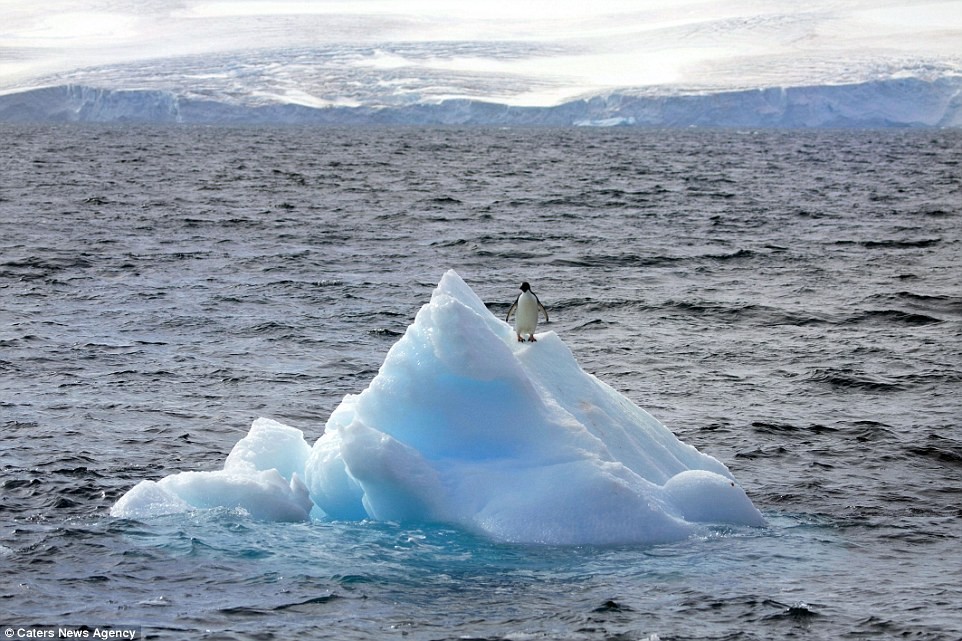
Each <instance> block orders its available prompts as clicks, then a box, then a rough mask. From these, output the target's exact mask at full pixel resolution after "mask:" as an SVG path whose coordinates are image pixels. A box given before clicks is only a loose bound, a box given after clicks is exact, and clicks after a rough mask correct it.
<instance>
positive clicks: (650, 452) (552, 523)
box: [111, 271, 764, 544]
mask: <svg viewBox="0 0 962 641" xmlns="http://www.w3.org/2000/svg"><path fill="white" fill-rule="evenodd" d="M213 507H222V508H234V509H236V508H240V509H242V510H245V511H246V512H248V513H249V514H251V515H252V516H253V517H255V518H260V519H267V520H306V519H309V518H311V517H315V518H327V519H334V520H362V519H375V520H387V521H399V522H439V523H448V524H452V525H455V526H458V527H461V528H464V529H466V530H470V531H472V532H476V533H479V534H482V535H485V536H489V537H492V538H494V539H496V540H501V541H510V542H524V543H549V544H589V543H592V544H611V543H656V542H664V541H672V540H678V539H681V538H685V537H687V536H690V535H692V534H693V533H695V532H697V531H699V529H700V528H701V527H703V525H702V524H705V523H723V524H732V525H739V526H760V525H763V524H764V519H763V518H762V516H761V514H760V513H759V512H758V510H757V509H755V507H754V506H753V505H752V503H751V501H750V500H749V499H748V497H747V496H746V494H745V492H744V490H743V489H742V488H741V487H740V486H739V485H738V483H737V482H736V481H735V479H734V478H733V477H732V475H731V473H730V472H729V470H728V469H727V468H726V467H725V466H724V465H723V464H722V463H720V462H719V461H718V460H716V459H714V458H712V457H711V456H707V455H705V454H702V453H700V452H698V451H697V450H696V449H695V448H694V447H692V446H690V445H686V444H685V443H682V442H681V441H680V440H678V439H677V438H676V437H675V436H674V435H673V434H672V433H671V432H670V431H669V430H668V429H667V428H666V427H665V426H664V425H662V424H661V423H659V422H658V421H657V420H655V419H654V418H653V417H652V416H650V415H649V414H648V413H647V412H645V411H644V410H642V409H640V408H639V407H637V406H636V405H634V404H632V403H631V402H630V401H629V400H628V399H626V398H625V397H623V396H622V395H620V394H618V393H617V392H616V391H615V390H613V389H612V388H611V387H609V386H608V385H606V384H604V383H603V382H601V381H600V380H598V379H597V378H595V377H594V376H592V375H590V374H588V373H586V372H585V371H583V370H582V369H581V368H580V367H579V365H578V363H577V362H576V361H575V359H574V357H573V356H572V354H571V352H570V351H569V350H568V348H567V347H566V346H565V345H564V343H563V342H562V341H561V339H560V338H559V337H558V336H557V335H556V334H555V333H554V332H551V331H548V332H545V333H543V334H539V335H538V342H536V343H518V342H517V340H516V338H515V336H514V332H513V330H512V328H511V327H510V326H509V325H508V324H506V323H504V322H503V321H501V320H500V319H498V318H495V317H494V316H493V315H492V314H491V313H490V312H489V311H488V309H487V308H486V307H485V305H484V303H483V302H482V301H481V300H480V299H479V298H478V297H477V295H476V294H475V293H474V292H473V291H472V290H471V289H470V288H469V287H468V286H467V285H466V284H465V283H464V281H463V280H461V278H460V277H459V276H458V275H457V274H456V273H455V272H454V271H449V272H447V273H446V274H445V275H444V276H443V278H442V279H441V282H440V283H439V284H438V286H437V289H436V290H435V291H434V293H433V295H432V297H431V301H430V302H429V303H427V304H426V305H424V307H422V309H421V310H420V311H419V312H418V314H417V316H416V318H415V320H414V322H413V324H412V325H410V326H409V327H408V329H407V331H406V332H405V334H404V335H403V336H402V337H401V338H400V339H399V340H398V342H397V343H396V344H395V345H394V346H393V347H392V348H391V350H390V351H389V352H388V354H387V357H386V358H385V360H384V363H383V365H382V366H381V368H380V370H379V372H378V374H377V375H376V376H375V377H374V379H373V380H372V381H371V383H370V386H369V387H368V388H367V389H365V390H364V391H362V392H361V393H360V394H357V395H349V396H347V397H345V398H344V400H343V401H342V402H341V404H340V405H339V406H338V407H337V408H336V409H335V410H334V412H333V413H332V415H331V417H330V419H329V420H328V421H327V424H326V426H325V429H324V433H323V435H322V436H321V437H320V438H319V439H318V440H317V442H316V443H315V444H314V446H313V447H310V446H309V445H308V444H307V443H306V442H305V441H304V437H303V434H302V433H301V431H300V430H297V429H295V428H293V427H289V426H286V425H283V424H281V423H278V422H276V421H272V420H268V419H263V418H262V419H258V420H256V421H255V422H254V424H253V426H252V427H251V430H250V433H249V434H248V435H247V436H246V437H244V438H243V439H242V440H241V441H239V442H238V443H237V444H236V445H235V446H234V448H233V450H232V451H231V453H230V455H229V456H228V457H227V460H226V461H225V464H224V467H223V469H222V470H217V471H211V472H182V473H178V474H173V475H171V476H168V477H166V478H164V479H162V480H160V481H157V482H154V481H150V480H145V481H141V482H140V483H139V484H138V485H136V486H135V487H134V488H132V489H131V490H130V491H129V492H128V493H127V494H126V495H124V496H123V497H122V498H121V499H120V500H119V501H117V503H116V504H115V505H114V506H113V508H112V510H111V514H112V515H113V516H116V517H125V518H144V517H150V516H153V515H159V514H165V513H172V512H180V511H186V510H192V509H205V508H213Z"/></svg>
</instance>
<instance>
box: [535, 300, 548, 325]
mask: <svg viewBox="0 0 962 641" xmlns="http://www.w3.org/2000/svg"><path fill="white" fill-rule="evenodd" d="M534 299H535V300H536V301H538V309H540V310H541V311H542V312H544V322H546V323H547V322H548V310H546V309H545V308H544V305H542V304H541V299H540V298H538V295H537V294H535V295H534Z"/></svg>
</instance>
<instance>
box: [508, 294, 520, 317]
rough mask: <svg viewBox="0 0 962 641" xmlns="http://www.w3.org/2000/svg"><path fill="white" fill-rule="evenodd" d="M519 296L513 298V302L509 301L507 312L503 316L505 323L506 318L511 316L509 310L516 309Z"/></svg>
mask: <svg viewBox="0 0 962 641" xmlns="http://www.w3.org/2000/svg"><path fill="white" fill-rule="evenodd" d="M520 298H521V297H520V296H518V298H515V299H514V302H513V303H511V307H509V308H508V313H507V314H506V315H505V317H504V322H505V323H507V322H508V319H509V318H511V312H513V311H514V310H516V309H517V308H518V300H519V299H520Z"/></svg>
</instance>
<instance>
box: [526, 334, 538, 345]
mask: <svg viewBox="0 0 962 641" xmlns="http://www.w3.org/2000/svg"><path fill="white" fill-rule="evenodd" d="M528 340H529V341H531V342H532V343H537V342H538V339H537V338H535V337H534V334H532V335H531V336H529V337H528Z"/></svg>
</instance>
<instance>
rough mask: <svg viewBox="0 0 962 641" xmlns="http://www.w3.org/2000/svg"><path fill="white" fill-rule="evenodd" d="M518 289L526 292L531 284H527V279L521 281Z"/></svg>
mask: <svg viewBox="0 0 962 641" xmlns="http://www.w3.org/2000/svg"><path fill="white" fill-rule="evenodd" d="M519 289H520V290H521V291H523V292H526V291H528V290H529V289H531V285H529V284H528V281H524V282H523V283H521V287H520V288H519Z"/></svg>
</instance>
